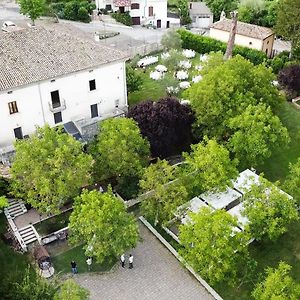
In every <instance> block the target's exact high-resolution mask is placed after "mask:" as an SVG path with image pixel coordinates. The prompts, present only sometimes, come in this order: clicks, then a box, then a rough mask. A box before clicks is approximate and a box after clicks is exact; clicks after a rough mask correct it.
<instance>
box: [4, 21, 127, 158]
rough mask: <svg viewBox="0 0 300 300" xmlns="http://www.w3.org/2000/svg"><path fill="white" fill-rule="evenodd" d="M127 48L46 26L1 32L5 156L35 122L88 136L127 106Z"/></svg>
mask: <svg viewBox="0 0 300 300" xmlns="http://www.w3.org/2000/svg"><path fill="white" fill-rule="evenodd" d="M126 59H127V54H125V53H123V52H120V51H118V50H115V49H111V48H108V47H104V46H101V45H99V44H97V43H96V42H93V41H90V40H86V39H80V38H77V37H75V36H74V35H71V34H69V33H67V32H65V31H63V30H57V28H56V29H49V28H48V29H46V28H43V27H35V28H27V29H23V30H20V31H16V32H11V33H5V32H4V33H0V66H1V68H0V158H2V160H5V157H6V155H5V154H7V153H8V152H10V151H12V150H13V147H12V145H13V143H14V141H15V140H16V139H22V138H26V136H28V135H30V134H32V133H33V132H35V129H36V126H44V125H45V124H49V125H50V126H57V125H64V126H65V129H66V131H68V132H69V133H71V134H73V135H74V136H75V137H76V138H78V139H80V138H83V139H89V138H90V137H91V136H93V135H94V134H95V133H96V132H97V126H98V122H99V121H101V120H103V119H105V118H108V117H112V116H117V115H121V114H124V112H125V111H126V109H127V92H126V74H125V60H126Z"/></svg>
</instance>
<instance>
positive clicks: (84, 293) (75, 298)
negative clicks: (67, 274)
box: [53, 278, 90, 300]
mask: <svg viewBox="0 0 300 300" xmlns="http://www.w3.org/2000/svg"><path fill="white" fill-rule="evenodd" d="M89 295H90V292H89V291H88V290H86V289H84V288H82V287H81V286H80V285H78V284H77V283H76V282H75V280H74V279H71V278H70V279H67V280H66V281H65V282H64V283H63V284H62V285H61V286H60V287H59V290H58V291H57V292H56V294H55V295H54V298H53V300H71V299H72V300H88V299H89Z"/></svg>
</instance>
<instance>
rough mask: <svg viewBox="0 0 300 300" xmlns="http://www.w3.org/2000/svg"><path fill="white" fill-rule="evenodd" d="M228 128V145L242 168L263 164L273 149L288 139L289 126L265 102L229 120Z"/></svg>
mask: <svg viewBox="0 0 300 300" xmlns="http://www.w3.org/2000/svg"><path fill="white" fill-rule="evenodd" d="M228 127H229V128H230V129H231V130H232V134H231V136H230V138H229V140H228V147H229V149H230V150H231V152H232V153H234V155H235V157H236V158H237V159H238V160H239V161H240V166H242V167H248V166H256V165H257V164H259V163H262V162H263V161H264V160H265V159H266V158H269V157H270V156H271V153H272V150H273V149H274V148H276V147H284V146H286V145H287V144H288V142H289V134H288V131H287V129H286V128H285V127H283V125H282V123H281V121H280V119H279V118H278V117H277V116H275V115H273V113H272V111H271V108H270V107H266V105H265V104H258V105H256V106H253V105H249V106H248V107H247V108H246V109H245V110H244V112H242V113H241V114H240V115H237V116H235V117H233V118H231V119H230V120H229V121H228Z"/></svg>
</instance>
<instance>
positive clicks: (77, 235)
mask: <svg viewBox="0 0 300 300" xmlns="http://www.w3.org/2000/svg"><path fill="white" fill-rule="evenodd" d="M73 208H74V210H73V212H72V214H71V216H70V225H69V230H70V237H69V240H70V242H71V243H72V244H78V243H82V242H83V243H84V249H85V251H86V254H87V256H94V257H96V260H97V261H98V262H99V263H102V262H103V261H104V260H105V259H108V260H109V259H112V258H116V257H119V256H120V255H121V254H123V253H124V252H125V251H127V250H129V249H131V248H133V247H135V246H136V244H137V241H138V227H137V224H136V221H135V219H134V217H133V216H132V215H130V214H128V213H127V212H126V208H125V205H124V204H123V203H122V202H121V201H120V200H119V199H118V198H116V197H115V196H114V195H113V193H112V192H111V190H109V191H108V192H107V193H99V192H98V191H95V190H94V191H91V192H88V191H86V190H84V191H83V193H82V194H81V196H79V197H77V198H76V200H75V203H74V206H73Z"/></svg>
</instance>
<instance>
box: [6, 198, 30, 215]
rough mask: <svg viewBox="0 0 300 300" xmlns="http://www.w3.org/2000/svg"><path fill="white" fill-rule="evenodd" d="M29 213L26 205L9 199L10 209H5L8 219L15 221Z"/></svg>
mask: <svg viewBox="0 0 300 300" xmlns="http://www.w3.org/2000/svg"><path fill="white" fill-rule="evenodd" d="M26 212H27V209H26V207H25V205H24V203H23V202H22V201H20V200H15V199H9V200H8V207H6V208H5V209H4V213H5V215H6V217H7V218H11V219H14V218H16V217H17V216H20V215H23V214H24V213H26Z"/></svg>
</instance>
